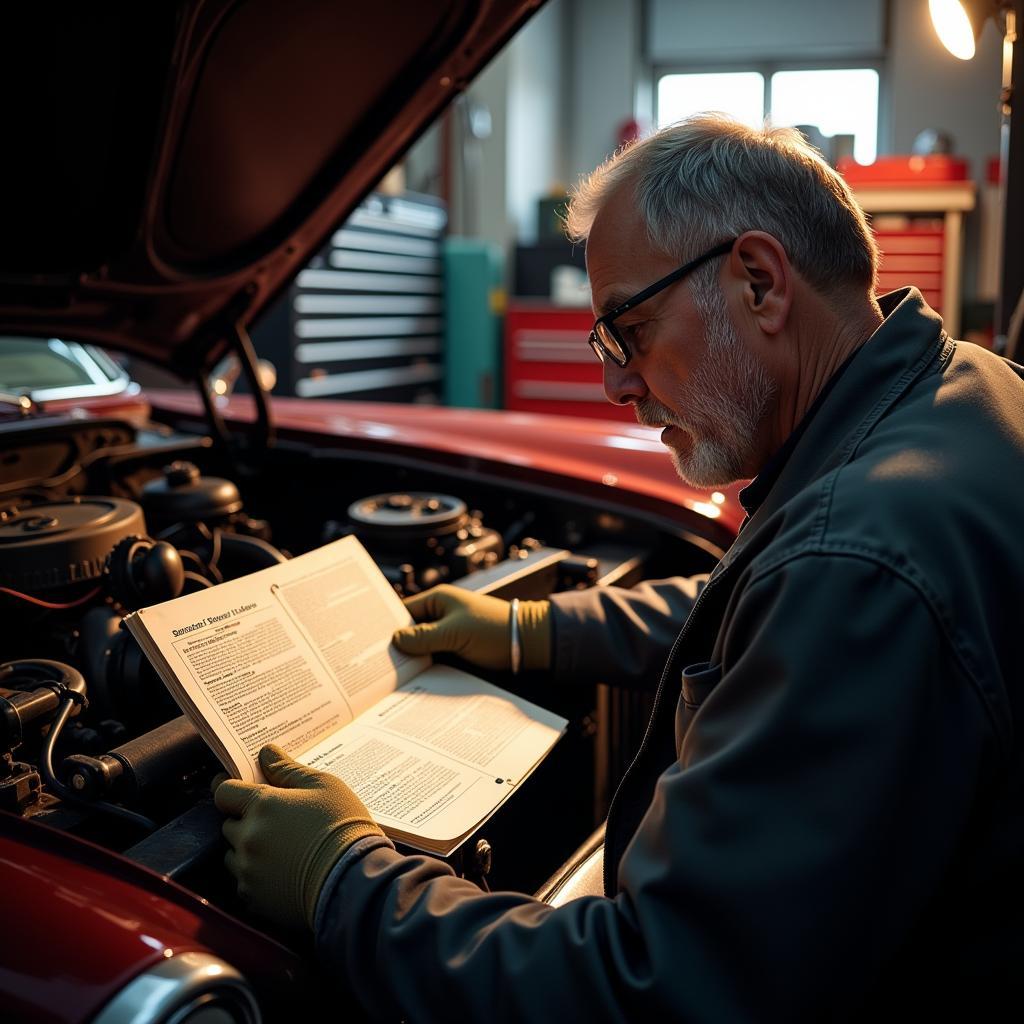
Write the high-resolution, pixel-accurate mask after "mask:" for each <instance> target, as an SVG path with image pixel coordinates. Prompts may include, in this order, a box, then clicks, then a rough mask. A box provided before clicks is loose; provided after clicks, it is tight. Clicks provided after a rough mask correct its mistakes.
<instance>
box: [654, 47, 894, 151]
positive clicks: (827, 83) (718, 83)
mask: <svg viewBox="0 0 1024 1024" xmlns="http://www.w3.org/2000/svg"><path fill="white" fill-rule="evenodd" d="M657 103H658V108H657V119H658V127H659V128H660V127H664V126H665V125H669V124H672V123H674V122H675V121H679V120H681V119H682V118H684V117H689V116H690V115H692V114H695V113H698V112H699V111H703V110H717V111H722V112H724V113H726V114H730V115H732V116H733V117H735V118H737V119H738V120H740V121H742V122H743V123H744V124H748V125H750V126H751V127H758V126H760V125H761V124H762V122H763V121H764V120H765V119H767V120H769V121H770V122H771V123H772V124H775V125H779V126H791V125H815V126H816V127H817V128H818V129H819V130H820V131H821V133H822V134H823V135H825V136H827V137H831V136H835V135H852V136H853V156H854V157H855V159H856V160H857V161H858V162H859V163H862V164H866V163H871V162H873V161H874V159H875V155H876V153H877V150H878V71H877V69H876V68H870V67H857V68H798V69H786V68H764V69H761V70H744V71H715V72H684V73H670V74H664V75H661V76H660V77H659V78H658V87H657Z"/></svg>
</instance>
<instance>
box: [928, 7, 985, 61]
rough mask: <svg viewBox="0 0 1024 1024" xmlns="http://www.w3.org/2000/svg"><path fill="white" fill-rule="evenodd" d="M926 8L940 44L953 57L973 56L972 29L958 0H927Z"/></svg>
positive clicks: (966, 58) (968, 57) (965, 57)
mask: <svg viewBox="0 0 1024 1024" xmlns="http://www.w3.org/2000/svg"><path fill="white" fill-rule="evenodd" d="M928 10H929V11H930V12H931V15H932V24H933V25H934V26H935V31H936V33H937V34H938V37H939V39H941V40H942V45H943V46H945V48H946V49H947V50H949V52H950V53H951V54H953V56H954V57H959V58H960V60H970V59H971V58H972V57H973V56H974V29H973V28H972V27H971V19H970V18H968V17H967V12H966V11H965V10H964V5H963V4H962V3H960V0H928Z"/></svg>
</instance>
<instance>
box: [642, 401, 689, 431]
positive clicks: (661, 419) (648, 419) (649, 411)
mask: <svg viewBox="0 0 1024 1024" xmlns="http://www.w3.org/2000/svg"><path fill="white" fill-rule="evenodd" d="M633 413H634V415H635V416H636V421H637V423H639V424H640V426H642V427H665V426H670V425H671V426H681V424H680V422H679V417H678V416H676V415H675V413H673V412H672V411H671V410H670V409H666V408H665V406H663V405H662V404H661V403H660V402H657V401H654V400H652V399H649V398H644V399H642V400H641V401H639V402H637V403H636V404H635V405H634V406H633Z"/></svg>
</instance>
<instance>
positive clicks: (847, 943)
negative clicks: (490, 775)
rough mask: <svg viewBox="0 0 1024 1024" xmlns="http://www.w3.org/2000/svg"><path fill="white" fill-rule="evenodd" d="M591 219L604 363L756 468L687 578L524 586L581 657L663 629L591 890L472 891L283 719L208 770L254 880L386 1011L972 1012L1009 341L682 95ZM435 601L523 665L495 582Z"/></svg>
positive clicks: (782, 136) (248, 887)
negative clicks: (489, 590) (678, 117)
mask: <svg viewBox="0 0 1024 1024" xmlns="http://www.w3.org/2000/svg"><path fill="white" fill-rule="evenodd" d="M570 228H571V230H572V231H573V232H574V233H575V234H576V235H577V236H578V237H581V238H582V237H587V239H588V242H587V265H588V272H589V275H590V279H591V284H592V288H593V295H594V306H595V311H596V313H597V314H598V319H597V322H596V324H595V327H594V331H593V333H592V335H591V338H590V343H591V346H592V347H593V348H594V350H595V352H596V354H597V355H598V356H599V357H600V358H601V359H602V361H603V366H604V374H605V387H606V390H607V393H608V396H609V398H610V399H611V400H612V401H614V402H619V403H629V404H632V405H633V406H634V408H635V410H636V414H637V417H638V418H639V419H640V421H641V422H643V423H647V424H649V425H654V426H661V427H663V428H664V430H663V433H662V439H663V441H664V443H665V445H666V446H667V447H668V448H669V450H670V452H671V455H672V458H673V460H674V461H675V464H676V466H677V467H678V470H679V472H680V474H681V475H682V476H683V477H684V478H686V479H687V480H690V481H692V482H694V483H697V484H702V485H712V484H715V485H720V484H724V483H727V482H730V481H733V480H737V479H743V478H747V477H754V478H755V479H754V481H753V483H752V484H750V485H749V486H748V487H747V488H746V490H745V491H744V492H743V493H742V500H743V502H744V505H745V507H746V510H747V512H748V518H747V520H746V523H745V525H744V528H743V530H742V531H741V533H740V535H739V538H738V539H737V541H736V542H735V543H734V544H733V546H732V547H731V548H730V550H729V551H728V552H727V554H726V555H725V557H724V558H723V559H722V561H721V563H720V564H719V565H718V566H717V567H716V569H715V571H714V572H713V573H712V574H711V577H710V579H709V580H708V581H706V583H704V585H703V586H702V588H701V585H700V583H699V582H696V581H690V582H687V581H665V582H663V583H661V584H652V585H647V586H646V587H644V588H641V589H640V590H639V591H638V592H635V593H634V592H616V591H605V592H595V593H579V594H572V595H556V596H555V597H553V598H552V600H551V601H550V602H537V603H529V604H524V605H521V606H519V608H518V616H519V617H518V623H517V624H518V626H519V627H520V628H521V630H522V635H523V642H524V656H525V667H526V668H531V669H548V670H549V671H550V672H551V673H552V675H553V676H554V678H555V679H556V681H558V682H561V681H571V680H572V679H574V678H581V677H584V676H587V675H590V676H595V675H597V674H598V673H600V676H601V678H605V679H609V678H611V679H613V680H617V681H619V682H623V683H632V684H634V685H643V683H644V681H645V676H646V677H647V681H649V679H650V673H651V672H652V671H655V663H656V662H658V661H660V660H663V659H665V658H666V657H667V665H666V666H665V668H664V671H663V672H662V673H661V677H660V678H661V682H660V685H659V687H658V695H657V698H656V702H655V711H654V716H653V720H652V723H651V727H650V729H649V730H648V734H647V738H646V740H645V742H644V745H643V747H642V749H641V751H640V753H639V755H638V757H637V759H636V762H635V763H634V765H633V766H632V768H631V769H630V771H629V773H628V775H627V776H626V779H625V780H624V782H623V784H622V786H621V787H620V790H619V793H618V795H617V796H616V799H615V802H614V804H613V806H612V809H611V813H610V815H609V820H608V826H607V841H606V849H605V869H606V873H605V888H606V893H605V895H604V896H603V897H601V896H595V897H586V898H582V899H579V900H576V901H574V902H571V903H569V904H567V905H565V906H563V907H560V908H558V909H552V908H550V907H547V906H544V905H541V904H539V903H537V902H535V901H533V900H531V899H529V898H528V897H525V896H521V895H515V894H507V893H501V894H493V895H485V894H482V893H481V892H479V890H477V889H476V888H475V887H474V886H473V885H471V884H470V883H468V882H466V881H463V880H460V879H458V878H456V877H454V876H453V875H452V874H451V872H450V871H448V869H447V868H446V867H445V866H444V865H443V864H441V863H439V862H437V861H434V860H431V859H430V858H426V857H403V856H400V855H399V854H398V853H397V852H395V850H394V849H393V848H392V847H391V845H390V843H389V842H388V841H387V840H386V839H385V838H384V837H383V835H381V834H380V832H379V830H377V829H376V827H375V825H374V824H373V821H372V818H371V817H370V815H369V814H368V812H367V811H366V809H365V808H364V807H363V806H362V805H361V803H360V802H359V800H358V798H357V797H356V796H355V795H354V794H353V793H352V792H351V791H350V790H349V789H348V787H346V786H345V785H344V783H342V782H341V781H339V780H334V779H328V778H326V777H324V776H321V775H318V774H316V773H314V772H311V771H310V770H308V769H305V768H303V767H302V766H299V765H297V764H295V763H294V762H291V761H289V760H288V759H287V758H285V757H283V756H282V755H281V754H280V752H278V751H275V750H273V749H270V750H267V751H265V752H264V758H263V762H262V763H263V767H264V771H265V772H266V774H267V776H268V778H269V780H270V782H271V783H272V785H271V786H270V787H258V788H257V787H250V786H246V785H243V784H242V783H239V782H227V783H224V784H223V785H221V786H220V788H219V789H218V790H217V794H216V799H217V803H218V806H220V807H221V808H222V809H223V810H224V811H225V812H227V813H228V814H230V815H233V816H235V817H237V818H238V819H239V820H235V821H229V822H228V823H227V824H226V825H225V832H226V834H227V836H228V838H229V840H230V841H231V842H232V843H233V845H234V847H235V849H234V851H233V853H232V854H229V858H230V865H231V867H232V869H233V870H234V871H235V873H236V875H237V876H238V879H239V887H240V889H241V890H243V891H244V892H245V893H247V894H248V896H249V898H250V899H251V902H252V906H253V908H254V909H255V910H257V911H259V912H262V913H265V914H267V915H269V916H271V917H274V918H276V919H277V920H279V921H281V922H282V923H285V924H291V925H293V926H303V925H304V926H307V927H310V928H313V929H315V932H316V938H317V944H318V950H319V953H320V955H321V956H322V957H323V958H324V960H325V961H326V962H327V963H329V964H330V965H332V967H333V969H335V970H338V971H340V972H342V973H343V974H344V976H345V978H346V980H347V982H348V983H349V984H350V985H351V987H352V989H353V990H354V992H355V994H356V997H357V998H358V1000H359V1002H360V1003H361V1004H362V1005H363V1006H364V1008H366V1009H368V1010H369V1011H370V1012H372V1013H374V1014H378V1015H381V1016H392V1017H398V1016H404V1017H406V1018H408V1019H410V1020H424V1021H451V1020H460V1021H469V1020H479V1021H487V1022H491V1021H497V1020H530V1021H546V1020H552V1021H555V1020H557V1021H565V1020H595V1021H596V1020H633V1021H640V1020H661V1019H672V1020H675V1019H678V1020H686V1021H727V1020H728V1021H732V1020H750V1021H775V1020H786V1021H793V1020H815V1021H818V1020H834V1019H848V1018H856V1019H862V1018H863V1019H891V1018H892V1017H893V1016H895V1015H896V1014H901V1015H903V1014H913V1015H914V1019H919V1018H920V1017H922V1016H924V1015H926V1014H927V1013H929V1012H930V1013H932V1014H938V1016H939V1017H940V1018H945V1017H946V1016H947V1015H948V1014H950V1013H951V1012H953V1010H954V1009H956V1010H960V1011H963V1010H965V1009H966V1008H969V1009H970V1011H971V1013H972V1015H973V1017H974V1019H977V1018H978V1015H979V1014H984V1012H985V1007H986V1006H988V1005H989V1004H991V1005H993V1006H997V1005H999V1000H1000V999H1003V998H1005V997H1006V996H1007V995H1009V994H1011V992H1012V991H1013V990H1015V989H1019V988H1020V987H1021V981H1020V978H1021V976H1022V974H1024V972H1022V971H1021V969H1020V965H1021V963H1024V960H1022V953H1024V900H1022V897H1021V892H1022V886H1021V885H1020V876H1021V869H1022V868H1024V741H1022V739H1021V735H1022V733H1021V728H1022V725H1024V719H1022V717H1021V716H1022V714H1024V707H1022V700H1024V664H1022V661H1024V653H1022V645H1021V644H1020V643H1019V641H1018V636H1017V633H1018V630H1019V616H1020V608H1021V605H1022V602H1021V597H1022V591H1024V551H1022V547H1024V545H1021V544H1019V543H1017V542H1016V540H1015V535H1016V532H1017V530H1018V529H1019V527H1020V524H1021V523H1022V522H1024V491H1022V489H1021V487H1020V486H1019V483H1018V478H1019V475H1020V472H1021V467H1022V466H1024V383H1022V381H1021V371H1020V370H1019V368H1017V367H1014V366H1012V365H1010V364H1008V363H1005V362H1004V361H1002V360H1000V359H998V358H997V357H995V356H993V355H991V354H990V353H987V352H984V351H983V350H981V349H978V348H976V347H974V346H971V345H965V344H962V343H958V342H955V341H953V340H951V339H950V338H949V337H947V335H946V334H945V332H944V331H943V330H942V324H941V321H940V319H939V318H938V317H937V316H936V315H935V314H934V313H933V312H932V311H931V310H929V309H928V307H927V306H926V305H925V304H924V302H923V301H922V299H921V296H920V294H919V293H918V292H916V291H915V290H913V289H905V290H903V291H901V292H897V293H893V294H891V295H887V296H884V297H883V298H881V299H880V300H878V301H876V300H875V298H874V296H873V285H874V277H875V266H876V262H877V257H876V252H875V248H874V244H873V242H872V239H871V235H870V232H869V230H868V228H867V226H866V224H865V222H864V218H863V215H862V214H861V212H860V211H859V209H858V208H857V206H856V204H855V202H854V201H853V199H852V198H851V196H850V194H849V191H848V190H847V188H846V187H845V185H844V184H843V182H842V180H841V179H840V178H839V177H838V176H837V175H836V174H835V173H834V172H833V171H831V170H830V169H829V168H828V167H827V166H826V165H825V164H824V163H823V162H822V161H821V160H820V159H819V158H818V156H817V155H816V154H815V153H814V152H813V151H811V150H810V149H809V148H808V147H807V146H805V145H804V144H803V142H802V140H801V139H800V138H799V136H797V135H796V134H795V133H792V132H788V131H764V132H759V131H751V130H748V129H746V128H742V127H740V126H738V125H736V124H734V123H731V122H727V121H724V120H721V119H715V118H698V119H694V120H691V121H688V122H684V123H682V124H680V125H677V126H675V127H674V128H671V129H668V130H666V131H664V132H661V133H659V134H658V135H656V136H654V137H652V138H650V139H648V140H646V141H644V142H641V143H639V144H637V145H635V146H633V147H632V148H630V149H628V150H626V151H625V152H623V153H620V154H618V155H617V156H616V157H615V158H613V159H612V160H610V161H609V162H608V163H607V164H605V165H604V166H603V167H601V168H599V169H598V171H596V172H595V174H594V175H593V176H592V177H591V178H590V179H589V180H588V181H587V182H586V183H585V184H584V185H583V186H581V188H580V189H579V191H578V194H577V195H576V196H575V198H574V201H573V204H572V209H571V213H570ZM698 590H699V591H700V593H699V596H696V594H697V591H698ZM695 597H696V599H695V600H694V598H695ZM691 604H692V610H689V615H688V617H687V618H686V621H685V625H683V626H682V630H681V632H679V633H678V636H677V637H676V638H675V639H674V642H672V643H671V649H669V640H668V638H669V637H672V636H674V634H675V632H677V631H678V630H677V627H678V625H679V622H680V620H681V619H682V617H683V615H684V614H685V611H686V610H688V609H689V608H690V605H691ZM413 610H414V614H415V615H416V617H417V618H418V619H421V620H425V621H424V622H423V624H422V625H419V626H416V627H413V628H411V629H410V630H408V631H403V632H402V634H401V635H399V636H398V637H396V642H397V643H399V644H401V645H402V646H403V647H404V648H406V649H410V650H423V649H430V650H455V651H458V652H459V653H461V654H462V655H463V656H464V657H467V658H469V659H470V660H473V661H476V662H477V663H478V664H481V665H490V666H499V667H507V666H508V664H509V657H510V656H509V653H508V652H509V638H510V622H509V615H510V609H509V607H508V606H507V605H505V604H504V603H503V602H499V601H494V600H490V599H481V598H477V597H473V596H472V595H468V596H467V595H460V594H459V593H458V592H457V591H453V590H451V589H447V588H442V589H440V590H438V591H435V592H432V593H430V594H428V595H424V596H423V597H421V598H419V599H417V600H416V601H415V602H414V604H413Z"/></svg>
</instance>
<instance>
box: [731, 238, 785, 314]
mask: <svg viewBox="0 0 1024 1024" xmlns="http://www.w3.org/2000/svg"><path fill="white" fill-rule="evenodd" d="M729 270H730V272H731V273H732V275H733V277H734V279H735V280H736V281H738V282H739V284H740V287H741V292H740V294H741V301H742V302H743V304H744V308H745V311H746V313H747V315H749V316H751V317H752V318H753V319H754V320H756V321H757V323H758V326H759V327H760V328H761V330H762V331H764V332H765V334H778V332H779V331H781V330H782V328H783V327H785V326H786V321H787V320H788V319H789V310H790V306H791V305H792V303H793V284H794V282H793V268H792V266H791V264H790V262H789V257H788V256H787V255H786V250H785V249H784V248H783V246H782V243H781V242H780V241H779V240H778V239H777V238H775V236H774V235H769V234H768V233H767V232H765V231H747V232H745V233H744V234H742V235H740V237H739V238H738V239H737V240H736V244H735V245H734V246H733V247H732V252H731V253H730V255H729Z"/></svg>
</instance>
